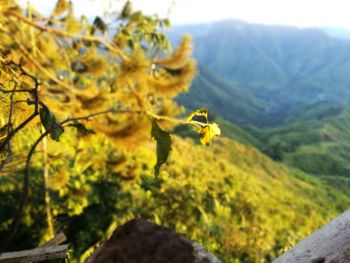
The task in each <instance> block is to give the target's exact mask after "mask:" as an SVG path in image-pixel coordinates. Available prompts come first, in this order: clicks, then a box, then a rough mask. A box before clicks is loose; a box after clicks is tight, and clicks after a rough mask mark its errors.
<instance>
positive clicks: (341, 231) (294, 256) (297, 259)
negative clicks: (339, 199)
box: [273, 210, 350, 263]
mask: <svg viewBox="0 0 350 263" xmlns="http://www.w3.org/2000/svg"><path fill="white" fill-rule="evenodd" d="M273 263H350V210H348V211H346V212H345V213H343V214H342V215H340V216H339V217H337V218H336V219H334V220H333V221H331V222H330V223H329V224H327V225H326V226H324V227H323V228H321V229H319V230H317V231H316V232H314V233H312V234H311V235H310V236H308V237H306V238H305V239H303V240H302V241H300V242H299V243H298V244H297V245H296V246H294V247H293V248H292V249H291V250H289V251H287V252H286V253H284V254H282V255H281V256H280V257H278V258H277V259H276V260H275V261H273Z"/></svg>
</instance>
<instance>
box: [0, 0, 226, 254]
mask: <svg viewBox="0 0 350 263" xmlns="http://www.w3.org/2000/svg"><path fill="white" fill-rule="evenodd" d="M0 23H1V24H2V25H3V26H2V27H1V29H0V47H1V48H0V52H1V61H0V63H1V65H0V73H1V75H0V86H1V89H0V100H1V112H0V129H1V130H0V132H1V135H0V153H1V156H0V158H1V159H0V160H1V163H0V169H1V170H0V171H1V172H2V173H3V174H12V175H13V174H16V173H18V172H20V171H21V170H23V169H24V177H23V185H22V187H23V190H22V193H21V196H20V202H19V205H18V209H17V212H16V215H15V217H14V219H13V220H10V219H8V220H9V222H8V224H5V225H6V226H7V227H6V230H5V233H6V238H5V239H4V240H2V241H3V243H2V247H1V251H3V250H4V249H5V248H6V247H7V245H8V244H9V242H10V241H11V239H12V238H13V237H14V235H15V233H16V231H17V229H18V226H19V224H20V222H21V220H23V218H24V217H25V210H26V207H27V205H28V198H29V196H33V195H34V194H33V193H31V192H30V187H31V182H30V178H31V173H32V172H33V171H32V170H33V169H31V163H32V159H33V156H36V155H37V149H38V146H39V145H40V144H41V143H43V148H42V150H43V153H42V157H41V158H38V159H39V160H36V162H38V163H39V167H40V165H41V166H43V167H44V170H43V184H44V191H45V206H46V209H45V214H46V221H47V222H46V224H47V226H48V228H47V233H48V235H49V236H50V235H52V232H53V230H52V222H51V220H52V218H51V208H50V198H49V197H50V194H49V190H48V189H49V188H50V187H51V188H56V189H57V190H59V188H60V187H59V186H60V185H62V182H61V183H60V182H59V181H60V180H61V181H62V180H63V181H64V180H66V179H67V176H68V175H67V169H66V168H65V165H66V164H67V163H65V162H64V161H62V160H61V161H57V162H56V161H55V162H54V161H53V160H54V159H57V158H58V156H63V155H65V157H66V158H68V159H70V160H77V158H81V155H82V154H81V153H80V152H79V150H72V151H70V152H65V153H62V152H59V151H58V152H59V153H58V155H56V156H55V154H54V153H53V152H52V150H50V149H49V150H48V148H50V147H51V146H50V145H51V144H53V147H55V145H56V144H55V143H54V141H60V140H62V135H63V134H67V137H65V139H64V140H68V141H70V142H71V143H72V145H73V146H72V147H74V146H77V147H78V149H80V146H87V145H88V143H87V141H86V140H90V141H91V140H93V139H91V136H89V135H90V134H93V133H98V136H97V137H98V139H96V140H97V141H99V142H102V141H103V143H105V144H108V145H109V147H110V143H111V142H112V143H113V144H114V145H115V147H114V149H113V150H111V149H112V148H111V147H110V148H109V151H112V153H113V155H115V156H117V157H115V158H116V159H118V161H116V162H117V163H119V159H123V158H126V157H125V156H126V154H125V153H124V150H123V149H125V148H130V147H133V148H134V149H136V148H137V147H139V146H140V145H142V144H144V143H145V142H146V143H147V141H148V138H149V136H150V135H149V132H150V130H151V133H152V136H153V137H154V139H155V140H156V141H157V150H156V151H157V162H156V164H155V173H156V175H157V174H158V173H159V170H160V166H161V165H162V164H163V163H164V162H165V161H166V160H167V158H168V155H169V152H170V150H171V139H170V136H169V134H168V133H167V132H166V131H165V129H170V128H172V127H173V126H174V125H176V124H181V123H185V124H186V123H189V124H191V125H195V126H196V127H197V129H198V133H199V135H200V136H201V140H202V142H203V143H205V144H206V143H208V142H209V141H210V140H211V139H212V137H213V136H214V135H217V134H220V130H219V128H218V127H217V125H216V124H213V125H211V124H209V123H208V122H207V121H206V122H198V121H195V120H192V118H190V119H188V120H181V119H176V118H174V117H176V116H177V115H178V114H179V113H180V112H181V110H180V108H179V106H178V105H176V103H174V101H173V100H172V99H173V98H174V96H176V95H177V94H178V93H179V92H183V91H186V90H187V89H188V87H189V85H190V83H191V80H192V79H193V77H194V75H195V72H196V69H195V62H194V61H193V60H192V59H190V58H189V56H190V54H191V51H192V48H191V44H190V38H189V37H188V36H186V37H184V38H183V40H182V42H181V43H180V45H179V47H178V48H177V49H175V50H174V51H173V52H172V53H170V54H169V55H166V52H168V51H169V50H170V44H169V42H168V40H167V39H166V37H165V35H164V33H163V29H164V28H166V27H167V26H168V24H169V22H168V21H167V20H166V19H165V20H163V19H159V18H158V17H156V16H145V15H143V14H142V13H141V12H138V11H133V10H132V7H131V3H130V2H129V1H128V2H127V3H126V5H125V6H124V8H123V9H122V10H121V12H120V13H119V14H117V15H110V16H109V17H108V18H107V20H106V19H103V18H101V17H96V18H95V19H94V21H93V23H89V21H88V20H87V19H86V18H85V17H82V18H81V19H80V20H79V19H77V18H76V17H75V16H74V14H73V6H72V3H71V2H69V1H67V0H59V1H58V2H57V4H56V8H55V9H54V11H53V13H52V14H51V15H50V17H49V18H46V17H43V16H41V15H40V14H39V13H38V12H37V11H36V10H35V9H34V8H32V7H28V8H27V10H25V11H23V10H22V9H21V8H20V7H19V6H18V5H16V4H15V2H14V1H7V3H6V4H4V5H3V6H2V7H1V12H0ZM110 28H115V30H113V31H112V30H110ZM196 114H201V113H195V114H194V115H193V116H195V115H196ZM193 116H192V117H193ZM29 128H30V129H29ZM69 129H70V130H69ZM72 129H75V130H76V131H72ZM82 136H85V138H82ZM47 137H50V138H51V139H49V140H46V138H47ZM105 138H108V139H109V140H108V142H106V141H105ZM63 143H65V142H63ZM84 144H85V145H84ZM102 147H103V146H102ZM51 148H52V147H51ZM85 149H86V148H85ZM81 151H83V152H84V153H87V156H85V158H90V159H91V158H95V156H93V155H94V154H95V155H96V152H94V153H91V152H90V153H89V152H86V151H85V150H81ZM104 157H105V158H104V159H103V160H104V161H106V160H107V158H106V155H104ZM40 160H41V161H40ZM99 162H102V161H101V160H95V163H93V165H99ZM19 163H20V164H19ZM21 163H22V164H21ZM23 163H24V164H25V165H24V167H23ZM36 165H38V164H36ZM36 165H35V166H36ZM49 166H50V167H49ZM77 167H78V168H77ZM77 167H75V168H77V169H80V171H79V172H85V171H87V170H88V169H89V166H85V167H79V166H78V165H77ZM49 170H51V171H54V172H55V174H58V175H59V176H57V175H56V179H57V180H56V184H55V183H53V185H51V186H50V185H49V182H48V179H47V178H48V173H49ZM8 178H10V177H8ZM8 180H9V181H10V180H11V179H8ZM51 181H53V182H54V181H55V177H54V178H53V180H51ZM16 182H18V181H17V180H16ZM5 184H6V183H5ZM12 185H13V184H12ZM6 187H12V186H11V183H9V184H6ZM72 188H73V189H70V190H71V192H74V191H78V192H79V193H80V194H81V195H84V193H86V191H87V189H88V188H89V186H88V185H83V184H82V181H81V180H80V181H79V180H76V181H75V186H74V187H72ZM68 192H70V191H68ZM59 194H60V195H62V196H66V195H68V193H67V192H66V193H61V192H60V193H59ZM69 194H72V193H69ZM62 196H61V197H62ZM79 200H80V201H81V202H83V203H84V201H83V200H84V199H83V198H82V199H79ZM68 206H69V204H68ZM78 207H79V206H78ZM82 207H84V204H83V205H82V206H80V208H78V210H79V209H82ZM75 209H76V206H75ZM73 210H74V209H73ZM54 212H55V211H54ZM55 213H56V212H55ZM72 213H73V214H74V211H73V212H72Z"/></svg>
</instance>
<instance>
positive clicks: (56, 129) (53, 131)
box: [39, 105, 64, 141]
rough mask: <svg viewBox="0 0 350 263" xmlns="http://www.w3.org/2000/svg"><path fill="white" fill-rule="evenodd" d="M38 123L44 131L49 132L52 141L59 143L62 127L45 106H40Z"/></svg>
mask: <svg viewBox="0 0 350 263" xmlns="http://www.w3.org/2000/svg"><path fill="white" fill-rule="evenodd" d="M39 115H40V121H41V124H42V125H43V126H44V128H45V130H46V131H50V136H51V138H52V139H53V140H55V141H59V138H60V136H61V135H62V133H63V132H64V129H63V127H62V126H61V125H60V123H59V122H58V121H57V120H56V117H55V115H54V114H53V113H52V112H51V111H50V110H49V108H48V107H47V106H46V105H42V107H41V109H40V111H39Z"/></svg>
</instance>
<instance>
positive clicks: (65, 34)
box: [3, 10, 122, 56]
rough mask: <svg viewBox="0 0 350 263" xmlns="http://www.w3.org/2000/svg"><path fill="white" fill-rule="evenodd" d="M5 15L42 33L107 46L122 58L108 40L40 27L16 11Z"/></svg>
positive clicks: (4, 12) (116, 48) (9, 11)
mask: <svg viewBox="0 0 350 263" xmlns="http://www.w3.org/2000/svg"><path fill="white" fill-rule="evenodd" d="M3 14H5V15H9V16H13V17H16V18H17V19H19V20H21V21H22V22H24V23H26V24H28V25H30V26H32V27H34V28H36V29H39V30H41V31H46V32H49V33H54V34H56V35H60V36H63V37H69V38H79V39H83V40H86V41H90V42H94V43H98V44H101V45H103V46H105V47H106V48H108V49H109V50H111V51H113V52H115V53H117V54H118V55H120V56H122V52H121V50H120V49H119V48H118V47H116V46H113V45H112V44H111V43H109V42H108V41H107V40H106V39H103V38H101V37H96V36H91V35H83V34H77V33H71V32H68V31H65V30H61V29H58V28H53V27H47V26H43V25H40V24H37V23H35V22H33V21H31V20H30V19H28V18H26V17H24V16H22V15H20V14H18V13H17V12H15V11H12V10H4V11H3Z"/></svg>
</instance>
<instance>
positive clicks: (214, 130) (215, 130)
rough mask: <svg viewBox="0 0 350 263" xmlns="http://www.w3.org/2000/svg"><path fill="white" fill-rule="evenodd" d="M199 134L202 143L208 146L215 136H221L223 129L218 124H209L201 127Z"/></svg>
mask: <svg viewBox="0 0 350 263" xmlns="http://www.w3.org/2000/svg"><path fill="white" fill-rule="evenodd" d="M198 134H199V136H200V141H201V143H202V144H206V145H208V144H209V143H210V142H211V141H212V140H213V138H214V136H216V135H221V129H220V127H219V126H218V125H217V124H216V123H213V124H208V125H206V126H204V127H201V128H200V129H199V131H198Z"/></svg>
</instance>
